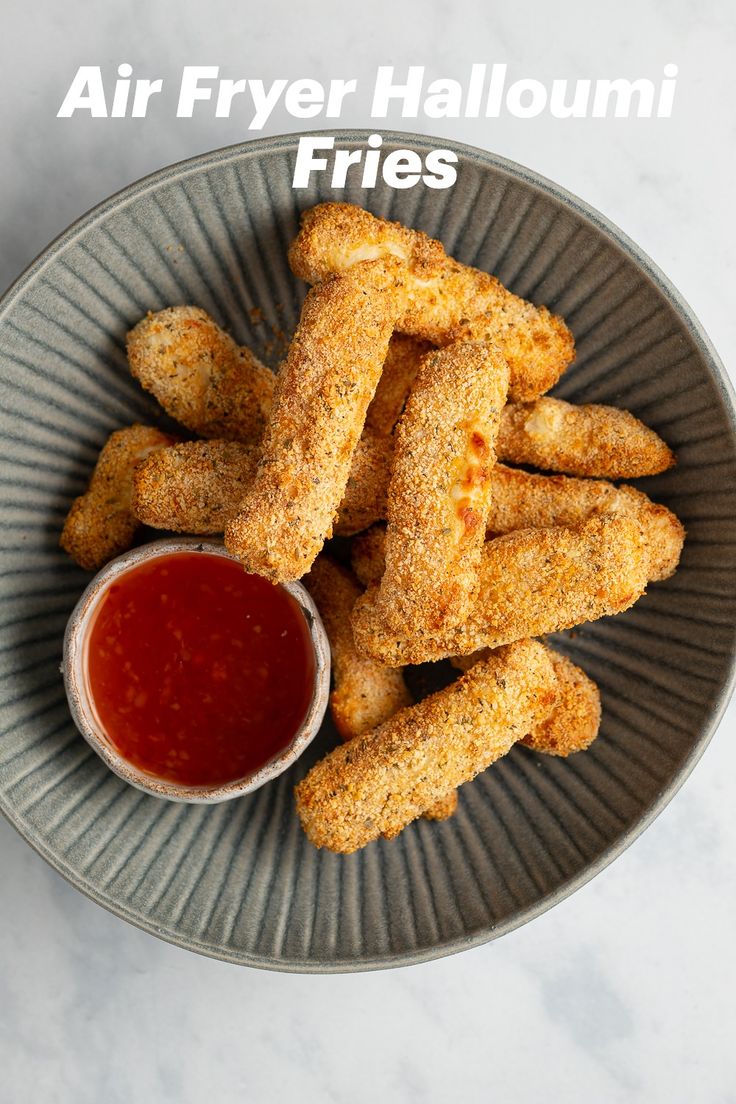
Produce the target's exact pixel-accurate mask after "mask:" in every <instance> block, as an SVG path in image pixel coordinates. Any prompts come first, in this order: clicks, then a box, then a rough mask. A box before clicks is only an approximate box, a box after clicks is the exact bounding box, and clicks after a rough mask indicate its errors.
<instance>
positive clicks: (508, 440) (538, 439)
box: [498, 396, 675, 479]
mask: <svg viewBox="0 0 736 1104" xmlns="http://www.w3.org/2000/svg"><path fill="white" fill-rule="evenodd" d="M498 458H499V460H509V461H511V463H512V464H531V465H533V466H534V467H537V468H544V469H546V470H547V471H557V472H566V473H567V474H568V475H593V476H601V477H602V478H604V479H637V478H638V477H639V476H642V475H656V474H657V473H658V472H663V471H666V470H667V468H671V467H672V466H673V464H674V463H675V457H674V453H673V452H672V450H671V449H670V448H669V447H668V446H667V445H666V444H665V443H664V441H663V440H662V438H661V437H659V436H658V435H657V434H656V433H655V432H654V430H653V429H649V428H648V426H645V425H644V423H643V422H640V421H639V419H638V418H635V417H634V415H633V414H630V413H629V411H628V410H619V409H618V407H615V406H596V405H593V404H590V405H588V406H573V404H572V403H567V402H563V401H562V400H561V399H552V398H549V397H547V396H545V397H544V398H541V399H537V400H536V401H535V402H530V403H509V404H508V406H507V407H506V409H505V410H504V412H503V416H502V418H501V429H500V432H499V435H498Z"/></svg>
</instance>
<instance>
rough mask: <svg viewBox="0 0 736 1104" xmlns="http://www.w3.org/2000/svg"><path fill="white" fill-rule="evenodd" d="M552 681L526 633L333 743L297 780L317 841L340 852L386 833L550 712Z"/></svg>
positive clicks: (304, 815) (543, 656) (299, 803)
mask: <svg viewBox="0 0 736 1104" xmlns="http://www.w3.org/2000/svg"><path fill="white" fill-rule="evenodd" d="M555 694H556V678H555V674H554V670H553V667H552V664H551V662H550V660H549V657H548V656H547V653H546V652H545V650H544V648H543V647H542V646H541V645H540V644H537V643H536V642H534V641H531V640H525V641H520V642H519V643H517V644H512V645H510V646H509V647H507V648H501V649H499V650H498V651H497V652H494V653H493V655H490V656H489V657H488V658H487V659H485V660H483V661H481V662H480V663H477V664H476V665H475V666H474V667H473V668H472V670H470V671H468V673H467V674H466V675H463V676H462V678H459V679H458V680H457V682H454V683H453V684H452V685H451V686H448V687H446V688H445V689H444V690H440V691H439V693H437V694H433V695H431V697H428V698H425V699H424V701H422V702H420V703H419V704H418V705H414V706H411V707H410V708H408V709H402V710H401V711H400V712H399V713H397V714H396V715H395V716H394V717H392V718H391V719H390V720H388V721H386V722H385V723H384V724H382V725H380V726H379V727H378V728H377V729H374V730H373V731H372V732H369V733H367V734H366V735H364V736H359V737H358V738H357V739H356V740H351V741H350V742H349V743H347V744H343V745H342V746H341V747H338V748H335V749H334V751H332V752H330V753H329V755H327V756H326V757H325V758H324V759H322V760H321V761H320V762H319V763H317V764H316V765H315V766H314V767H312V769H311V770H310V772H309V774H307V776H306V778H304V779H303V780H302V781H301V782H300V783H299V785H298V786H297V787H296V790H295V794H296V807H297V812H298V814H299V817H300V819H301V822H302V826H303V828H304V830H305V832H306V833H307V836H308V837H309V839H310V840H311V841H312V843H313V844H314V845H315V846H316V847H327V848H329V849H330V850H331V851H337V852H340V853H343V854H348V853H350V852H352V851H356V850H358V848H360V847H364V846H365V845H366V844H367V843H370V842H371V840H375V839H378V837H379V836H384V837H385V838H387V839H391V838H393V837H394V836H396V835H398V833H399V832H400V831H401V830H402V828H405V827H406V825H407V824H410V823H411V821H412V820H415V819H416V818H417V817H418V816H421V814H422V813H423V812H424V810H425V809H427V808H429V807H430V806H432V805H433V804H434V803H435V802H437V801H440V800H442V799H446V798H447V793H448V790H449V789H451V788H456V787H457V786H459V785H461V784H462V783H463V782H468V781H470V779H471V778H474V777H475V776H476V775H477V774H478V773H479V772H480V771H482V770H485V769H486V767H488V766H490V764H491V763H493V762H494V761H495V760H497V759H499V758H500V757H501V756H502V755H505V754H506V752H507V751H508V750H509V749H510V748H511V747H512V746H513V744H514V743H515V742H516V741H517V740H519V739H520V738H521V737H522V736H524V735H526V733H527V732H528V731H529V730H530V729H531V728H532V727H533V726H535V725H537V724H539V723H540V722H541V721H542V720H543V719H544V717H546V716H547V715H548V714H549V711H550V709H551V708H552V706H553V705H554V701H555Z"/></svg>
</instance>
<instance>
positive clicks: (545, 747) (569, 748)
mask: <svg viewBox="0 0 736 1104" xmlns="http://www.w3.org/2000/svg"><path fill="white" fill-rule="evenodd" d="M543 647H544V648H546V650H547V654H548V655H549V658H550V660H551V661H552V666H553V667H554V670H555V675H556V676H557V698H556V700H555V704H554V706H553V708H552V710H551V712H550V714H549V716H548V717H545V719H544V720H543V721H540V723H539V724H537V725H535V726H534V727H533V728H532V729H530V730H529V732H528V733H527V735H526V736H524V737H522V739H521V741H520V743H522V744H524V745H525V746H526V747H530V748H532V750H533V751H540V752H542V753H543V754H544V755H559V756H563V757H567V756H568V755H573V754H574V753H575V752H578V751H585V750H586V749H587V748H589V747H590V745H591V744H592V743H593V741H594V740H595V738H596V736H597V735H598V730H599V728H600V723H601V695H600V692H599V690H598V687H597V686H596V684H595V683H594V682H593V680H592V678H589V677H588V676H587V675H586V673H585V671H583V670H582V668H580V667H578V666H576V665H575V664H574V663H573V662H572V660H571V659H568V658H567V656H564V655H562V653H561V652H557V651H555V649H554V648H551V647H550V646H549V644H544V645H543ZM488 654H489V652H488V649H487V648H482V649H481V651H479V652H474V653H472V655H466V656H453V658H452V659H451V660H450V662H451V663H452V665H453V667H457V669H458V671H469V670H470V668H471V667H473V666H474V665H475V664H476V663H478V662H479V661H480V660H482V659H485V658H486V656H487V655H488Z"/></svg>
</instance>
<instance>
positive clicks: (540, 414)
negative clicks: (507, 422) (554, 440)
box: [524, 402, 564, 438]
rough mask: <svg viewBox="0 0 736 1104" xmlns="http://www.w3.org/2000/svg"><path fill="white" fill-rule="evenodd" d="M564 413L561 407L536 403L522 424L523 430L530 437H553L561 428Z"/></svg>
mask: <svg viewBox="0 0 736 1104" xmlns="http://www.w3.org/2000/svg"><path fill="white" fill-rule="evenodd" d="M563 420H564V412H563V408H562V407H561V406H557V404H552V403H544V402H538V403H537V404H536V405H535V407H534V410H533V411H532V413H531V414H530V415H529V417H528V418H527V420H526V422H525V423H524V429H525V430H526V432H527V433H528V434H529V436H530V437H536V438H548V437H553V436H554V435H555V434H556V433H557V432H558V431H559V430H560V429H561V427H562V422H563Z"/></svg>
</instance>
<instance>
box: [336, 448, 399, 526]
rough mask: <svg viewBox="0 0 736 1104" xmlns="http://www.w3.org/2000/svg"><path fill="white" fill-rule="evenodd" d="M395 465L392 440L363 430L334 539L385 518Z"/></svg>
mask: <svg viewBox="0 0 736 1104" xmlns="http://www.w3.org/2000/svg"><path fill="white" fill-rule="evenodd" d="M392 461H393V441H392V439H391V438H390V437H386V436H384V435H383V434H377V433H372V432H370V431H369V430H367V429H366V430H364V431H363V436H362V437H361V438H360V440H359V441H358V444H357V445H356V446H355V452H354V453H353V459H352V463H351V465H350V474H349V476H348V481H347V484H346V485H345V493H344V494H343V497H342V502H341V503H340V508H339V510H338V514H337V517H336V519H335V523H334V526H333V532H334V533H335V536H338V537H350V536H352V535H353V533H360V532H361V530H363V529H367V528H368V526H369V525H372V524H373V522H374V521H375V520H376V518H377V517H383V515H384V514H385V513H386V494H387V491H388V484H389V477H390V475H391V463H392Z"/></svg>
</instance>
